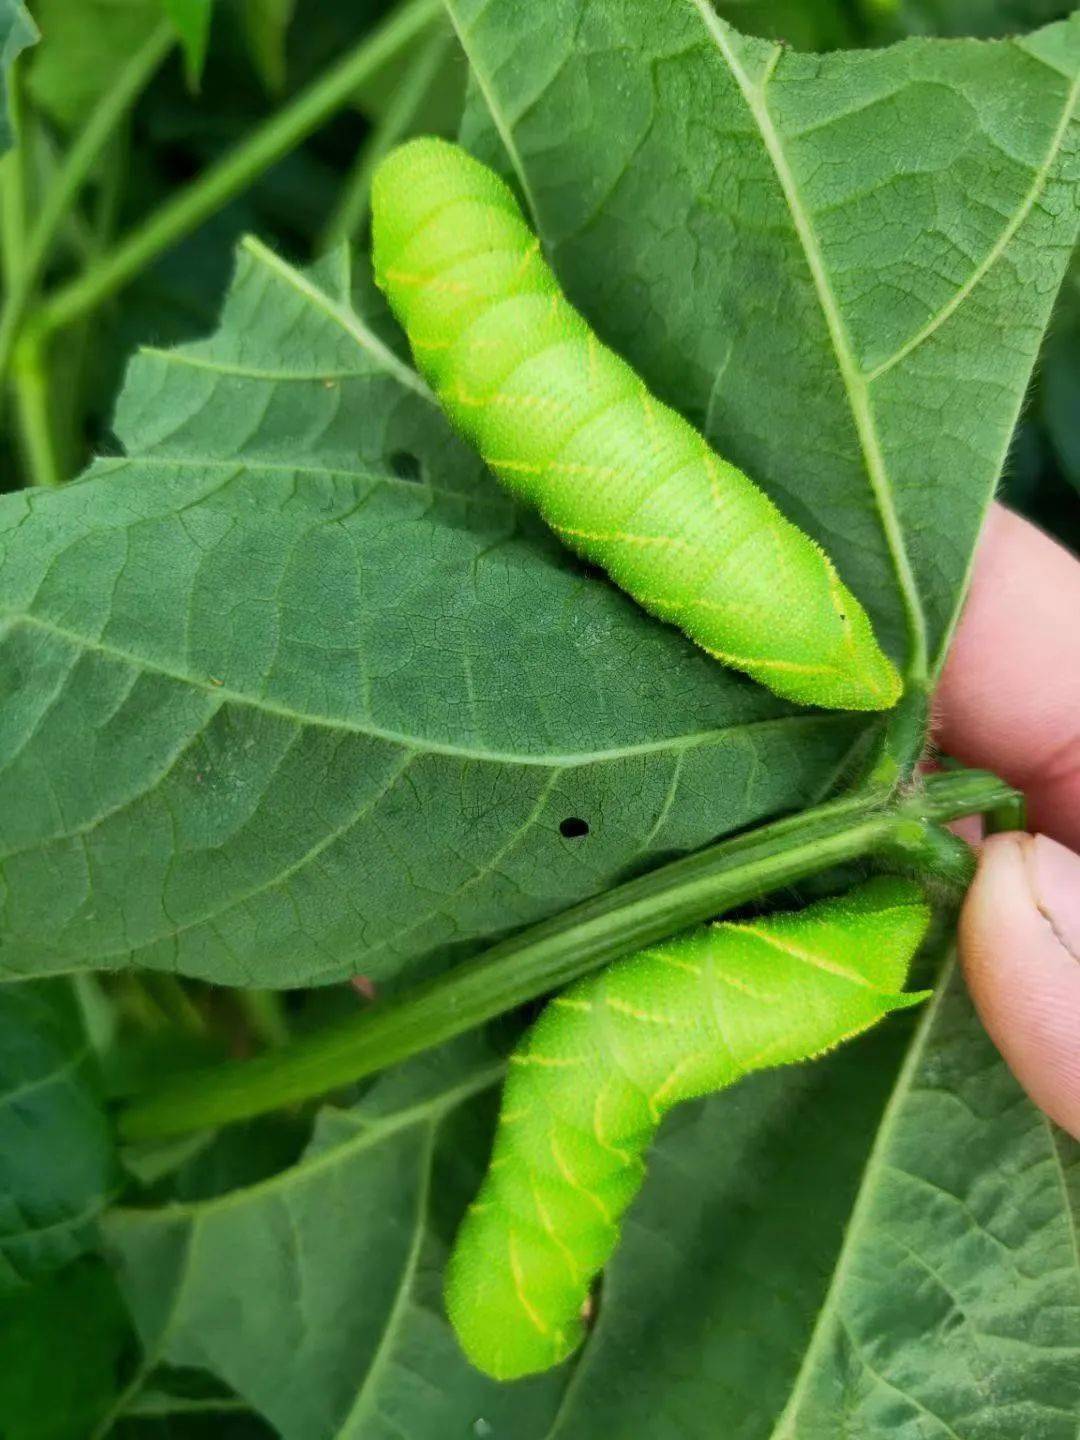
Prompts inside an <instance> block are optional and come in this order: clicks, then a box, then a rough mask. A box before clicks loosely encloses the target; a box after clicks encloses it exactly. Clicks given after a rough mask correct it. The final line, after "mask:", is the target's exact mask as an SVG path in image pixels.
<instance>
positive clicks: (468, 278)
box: [372, 139, 902, 710]
mask: <svg viewBox="0 0 1080 1440" xmlns="http://www.w3.org/2000/svg"><path fill="white" fill-rule="evenodd" d="M372 218H373V226H374V259H375V277H376V280H377V282H378V284H379V285H380V286H381V288H382V289H383V290H384V291H385V292H386V295H387V297H388V298H389V301H390V304H391V307H392V308H393V310H394V313H395V314H396V315H397V317H398V319H399V320H400V321H401V323H402V325H403V326H404V328H405V330H406V332H407V333H408V336H409V340H410V342H411V345H412V350H413V354H414V355H415V357H416V362H417V364H418V366H419V368H420V369H421V371H422V372H423V373H424V375H425V376H426V378H427V379H428V380H429V381H430V383H431V384H432V386H433V387H434V389H435V390H436V392H437V393H438V396H439V398H440V400H441V402H442V404H443V406H444V407H445V409H446V410H447V412H448V414H449V415H450V417H451V418H452V420H453V421H454V422H455V424H456V425H457V426H458V427H459V428H460V429H461V430H462V431H463V433H464V434H465V435H466V436H467V437H468V438H469V439H470V440H472V441H473V443H474V444H475V445H476V446H477V447H478V449H479V450H480V451H481V453H482V454H483V456H484V458H485V460H486V461H487V463H488V465H489V466H490V467H491V468H492V470H494V472H495V473H496V475H498V476H499V478H500V479H501V480H502V481H503V482H504V483H505V484H506V485H507V486H509V487H510V488H511V489H512V490H513V491H515V492H516V493H517V494H519V495H521V496H522V497H524V498H525V499H527V500H529V501H530V502H531V503H533V504H535V505H536V506H537V507H538V508H539V509H540V511H541V513H542V514H543V516H544V518H545V519H546V520H547V522H548V524H550V525H551V526H552V528H553V529H554V530H555V531H556V533H557V534H558V535H560V536H561V537H562V538H563V539H564V540H565V541H567V543H568V544H570V545H571V546H573V548H574V549H576V550H578V551H579V552H580V553H581V554H583V555H584V556H586V557H587V558H588V559H589V560H591V561H594V562H595V563H597V564H598V565H601V566H603V567H604V569H605V570H607V572H608V573H609V575H610V576H611V577H612V579H613V580H615V581H616V582H617V583H618V584H619V585H621V586H622V587H623V589H625V590H626V591H628V592H629V594H630V595H632V596H633V597H634V598H635V599H636V600H637V601H638V602H639V604H641V605H642V606H644V608H645V609H646V610H649V611H651V612H652V613H653V614H655V615H657V616H659V617H660V618H662V619H665V620H669V621H672V622H673V623H675V624H677V625H679V626H680V627H681V628H682V629H683V630H684V631H685V632H686V634H687V635H689V636H690V637H691V639H693V640H695V641H696V642H697V643H698V644H699V645H700V646H702V648H703V649H705V650H707V651H708V652H709V653H710V654H712V655H714V656H715V657H716V658H717V659H719V660H721V661H723V662H724V664H726V665H730V666H733V667H734V668H735V669H738V670H743V671H745V672H746V673H747V674H749V675H751V676H753V678H754V679H755V680H758V681H760V682H761V684H763V685H767V686H768V687H769V688H770V689H771V690H773V691H775V692H776V693H777V694H778V695H782V696H785V697H787V698H788V699H790V700H795V701H798V702H800V703H802V704H808V705H821V706H827V707H830V708H834V709H842V710H886V709H888V708H889V707H891V706H892V705H894V704H895V703H896V701H897V700H898V699H899V696H900V692H901V689H902V685H901V681H900V677H899V676H898V674H897V672H896V670H895V668H894V666H893V664H892V662H891V661H890V660H889V659H888V657H887V656H886V655H885V654H884V653H883V651H882V650H881V648H880V647H879V645H878V643H877V640H876V639H875V637H874V633H873V630H872V628H871V625H870V620H869V618H868V616H867V614H866V612H865V611H864V610H863V608H862V606H861V605H860V604H859V602H858V601H857V600H856V599H855V597H854V596H853V595H852V594H851V592H850V591H849V590H848V589H847V588H846V587H845V586H844V585H843V583H842V582H841V580H840V578H839V576H838V575H837V573H836V570H835V568H834V566H833V564H832V562H831V561H830V560H829V558H828V556H827V555H826V554H825V553H824V551H823V550H822V549H821V547H820V546H819V545H817V544H815V542H814V541H813V540H811V539H810V538H809V537H808V536H807V535H805V534H803V532H802V531H801V530H800V529H798V527H797V526H795V525H793V524H792V523H791V522H790V521H789V520H787V519H785V518H784V516H783V515H781V513H780V511H779V510H778V509H777V508H776V506H775V505H774V504H773V503H772V501H771V500H769V499H768V497H767V496H766V495H765V494H764V493H763V492H762V491H761V490H760V489H758V487H757V486H756V485H755V484H754V483H753V481H751V480H749V479H748V478H747V477H746V476H745V475H744V474H743V473H742V471H740V470H738V469H736V468H735V466H733V465H730V464H729V463H728V462H727V461H726V460H722V459H721V458H720V456H719V455H717V454H716V453H715V451H713V450H712V449H711V448H710V447H709V445H708V444H707V443H706V441H705V440H704V438H703V437H702V436H701V435H699V434H698V433H697V431H696V430H694V429H693V427H692V426H691V425H689V424H688V423H687V422H686V421H685V420H683V419H682V417H681V416H679V415H677V414H676V413H675V412H674V411H673V410H670V409H669V408H668V407H667V406H665V405H662V404H661V403H660V402H659V401H658V400H656V399H655V398H654V397H653V396H652V395H651V394H650V393H649V391H648V389H647V388H646V386H645V383H644V381H642V380H641V378H640V377H639V376H638V375H636V374H635V373H634V371H633V370H632V369H631V368H630V366H629V365H627V364H626V363H625V362H624V361H623V360H621V359H620V358H619V357H618V356H617V355H616V354H614V353H613V352H612V351H611V350H609V349H607V348H606V347H605V346H604V345H602V344H601V343H600V341H599V340H598V339H597V338H596V336H595V335H594V334H593V333H592V331H591V330H590V329H589V326H588V324H587V323H586V321H585V320H584V319H583V318H582V317H581V316H580V315H579V314H578V313H577V311H576V310H574V309H573V308H572V307H571V306H570V304H569V302H568V301H567V300H566V298H565V297H564V295H563V294H562V291H561V290H560V288H559V283H558V281H557V280H556V278H555V276H554V274H553V273H552V271H551V269H550V267H549V266H548V265H547V264H546V262H545V260H544V257H543V255H542V254H541V251H540V242H539V241H538V240H537V238H536V236H535V235H533V234H532V232H531V231H530V229H529V227H528V225H527V224H526V222H525V220H524V218H523V217H522V214H521V211H520V209H519V207H518V205H517V202H516V201H515V199H514V197H513V195H512V193H511V192H510V190H509V188H508V187H507V186H506V185H505V183H504V182H503V181H502V180H501V179H500V178H499V176H498V175H496V174H495V173H494V172H493V171H492V170H489V169H488V168H487V167H486V166H484V165H481V164H480V163H479V162H478V161H476V160H474V159H472V158H471V157H470V156H469V155H467V154H466V153H465V152H464V151H463V150H461V149H460V148H459V147H457V146H456V145H450V144H447V143H446V142H444V141H441V140H430V139H421V140H414V141H411V142H409V143H408V144H407V145H403V146H401V147H400V148H399V149H398V150H396V151H394V152H393V153H392V154H391V155H390V156H388V157H387V159H386V160H384V161H383V163H382V165H381V167H380V168H379V170H378V173H377V174H376V176H375V180H374V187H373V195H372Z"/></svg>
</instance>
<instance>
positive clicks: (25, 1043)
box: [0, 981, 116, 1295]
mask: <svg viewBox="0 0 1080 1440" xmlns="http://www.w3.org/2000/svg"><path fill="white" fill-rule="evenodd" d="M115 1188H116V1167H115V1162H114V1156H113V1146H112V1138H111V1132H110V1128H109V1125H108V1123H107V1121H106V1118H105V1113H104V1110H103V1108H102V1103H101V1099H100V1096H99V1094H98V1091H97V1087H96V1085H95V1082H94V1078H93V1075H92V1067H91V1056H90V1050H89V1045H88V1043H87V1041H86V1039H85V1036H84V1034H83V1030H82V1026H81V1023H80V1019H79V1014H78V1011H77V1009H76V1006H75V1003H74V1000H73V998H72V993H71V987H70V985H69V984H67V983H66V982H64V981H54V982H47V983H41V984H34V985H12V986H7V987H5V988H3V989H0V1295H3V1294H4V1293H5V1292H7V1291H9V1290H13V1289H18V1288H20V1287H21V1286H23V1285H25V1284H26V1283H27V1282H28V1281H30V1280H31V1279H33V1278H34V1277H35V1276H37V1275H39V1274H41V1273H43V1272H45V1271H47V1270H50V1269H53V1268H54V1267H56V1266H59V1265H61V1264H63V1263H65V1262H66V1261H68V1260H70V1259H72V1258H73V1257H74V1256H76V1255H78V1254H80V1253H81V1252H82V1251H83V1250H85V1249H86V1248H87V1247H88V1246H89V1245H90V1244H91V1243H92V1240H93V1231H94V1223H95V1220H96V1217H97V1215H98V1213H99V1211H100V1210H101V1209H102V1207H103V1206H104V1205H105V1204H106V1203H107V1202H108V1200H109V1199H110V1198H111V1195H112V1192H113V1191H114V1190H115Z"/></svg>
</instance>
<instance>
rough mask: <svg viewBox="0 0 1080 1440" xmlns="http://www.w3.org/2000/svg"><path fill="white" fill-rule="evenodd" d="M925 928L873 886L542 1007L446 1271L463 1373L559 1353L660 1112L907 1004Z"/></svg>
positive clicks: (913, 894) (911, 906)
mask: <svg viewBox="0 0 1080 1440" xmlns="http://www.w3.org/2000/svg"><path fill="white" fill-rule="evenodd" d="M928 923H929V909H928V906H927V904H926V901H925V899H924V897H923V895H922V892H921V891H920V889H919V887H918V886H917V885H915V884H914V883H913V882H911V881H909V880H902V879H894V878H885V877H882V878H879V879H875V880H871V881H869V882H868V883H867V884H865V885H863V886H861V887H860V888H859V889H857V890H855V891H853V892H852V893H850V894H848V895H846V896H843V897H841V898H840V899H835V900H826V901H824V902H821V903H819V904H816V905H811V906H810V907H809V908H808V909H805V910H802V911H800V912H796V913H791V914H778V915H771V916H769V917H767V918H765V919H761V920H754V921H750V922H747V923H744V924H734V923H728V922H723V921H722V922H719V923H717V924H714V925H710V926H706V927H704V928H702V929H699V930H696V931H694V932H692V933H690V934H686V935H683V936H681V937H679V938H676V939H674V940H669V941H667V942H666V943H664V944H661V945H656V946H654V947H653V948H652V949H650V950H644V951H642V952H641V953H640V954H638V955H634V956H632V957H630V958H628V959H625V960H621V961H618V962H616V963H615V964H614V965H612V966H610V967H609V968H608V969H607V970H604V971H602V972H601V973H600V974H598V975H596V976H592V977H589V978H588V979H586V980H583V981H581V982H579V983H578V984H576V985H574V986H572V987H571V988H570V989H569V990H568V991H567V992H566V993H565V994H564V995H561V996H559V997H558V998H557V999H555V1000H553V1001H552V1002H551V1003H550V1005H549V1006H548V1007H547V1009H546V1010H545V1011H544V1012H543V1014H542V1015H541V1017H540V1019H539V1021H538V1022H537V1023H536V1025H535V1026H534V1027H533V1029H532V1030H531V1031H530V1032H529V1034H528V1035H527V1036H526V1037H525V1039H524V1041H523V1043H522V1044H521V1045H520V1047H519V1048H518V1050H517V1052H516V1053H515V1054H514V1055H513V1057H512V1059H511V1063H510V1073H509V1076H508V1079H507V1082H506V1088H505V1092H504V1094H503V1101H502V1111H501V1114H500V1117H499V1124H498V1129H497V1132H496V1137H495V1143H494V1148H493V1153H492V1158H491V1164H490V1167H489V1170H488V1174H487V1177H486V1179H485V1181H484V1184H483V1187H482V1189H481V1191H480V1194H479V1196H478V1197H477V1199H476V1202H475V1203H474V1204H473V1206H472V1207H471V1209H470V1210H469V1212H468V1214H467V1215H466V1218H465V1220H464V1222H463V1224H462V1227H461V1230H460V1232H459V1235H458V1238H457V1243H456V1246H455V1249H454V1252H453V1255H452V1257H451V1260H450V1265H449V1269H448V1271H447V1277H446V1306H447V1312H448V1314H449V1316H450V1319H451V1322H452V1323H453V1326H454V1328H455V1330H456V1331H457V1334H458V1337H459V1339H460V1341H461V1344H462V1347H463V1349H464V1350H465V1353H466V1354H467V1355H468V1357H469V1359H470V1360H471V1361H472V1363H473V1364H474V1365H476V1366H477V1367H478V1368H479V1369H481V1370H484V1371H486V1372H487V1373H488V1374H490V1375H492V1376H494V1377H495V1378H497V1379H500V1380H511V1379H516V1378H518V1377H520V1376H523V1375H528V1374H530V1373H532V1372H535V1371H539V1370H545V1369H547V1368H548V1367H549V1366H552V1365H555V1364H557V1363H558V1362H559V1361H561V1360H563V1359H565V1358H566V1356H568V1355H569V1354H571V1352H572V1351H573V1350H574V1349H575V1348H576V1347H577V1345H578V1344H579V1343H580V1341H581V1339H582V1336H583V1333H584V1327H583V1322H582V1319H581V1313H582V1308H583V1304H584V1302H585V1300H586V1298H587V1296H588V1293H589V1287H590V1284H591V1282H592V1280H593V1278H594V1277H595V1276H596V1275H597V1274H598V1273H599V1271H600V1270H601V1269H602V1268H603V1267H604V1265H605V1264H606V1263H607V1261H608V1259H609V1258H610V1256H611V1254H612V1252H613V1250H614V1249H615V1246H616V1244H617V1242H618V1238H619V1225H620V1220H621V1217H622V1215H623V1213H624V1211H625V1210H626V1208H627V1206H628V1205H629V1204H630V1202H631V1200H632V1199H633V1198H634V1196H635V1195H636V1194H637V1191H638V1189H639V1188H640V1186H641V1184H642V1181H643V1179H644V1174H645V1162H644V1158H643V1157H644V1154H645V1152H646V1150H647V1149H648V1146H649V1144H650V1142H651V1141H652V1138H653V1136H654V1134H655V1132H656V1129H657V1126H658V1125H659V1123H660V1121H661V1119H662V1118H663V1116H664V1115H665V1114H666V1113H667V1112H668V1111H669V1110H670V1109H671V1108H672V1107H673V1106H674V1105H677V1104H678V1103H679V1102H680V1101H682V1100H688V1099H690V1098H692V1097H694V1096H700V1095H704V1094H706V1093H708V1092H710V1091H714V1090H720V1089H722V1088H724V1087H725V1086H728V1085H731V1084H733V1083H734V1082H735V1081H736V1080H738V1079H739V1078H740V1077H741V1076H743V1075H747V1074H749V1073H751V1072H752V1071H755V1070H762V1069H765V1068H768V1067H771V1066H775V1065H785V1064H791V1063H794V1062H796V1061H801V1060H807V1059H810V1058H812V1057H814V1056H817V1055H820V1054H822V1053H823V1052H824V1051H827V1050H830V1049H832V1048H833V1047H834V1046H836V1045H839V1044H841V1043H842V1042H843V1041H844V1040H847V1039H849V1038H851V1037H852V1036H855V1035H858V1034H860V1033H861V1032H862V1031H864V1030H868V1029H869V1028H870V1027H871V1026H872V1025H874V1024H876V1022H877V1021H878V1020H880V1019H882V1018H883V1017H884V1016H885V1015H888V1014H889V1013H890V1012H891V1011H894V1010H900V1009H905V1008H906V1007H908V1006H911V1005H915V1004H918V1003H919V1001H920V1000H922V999H923V998H925V997H924V995H923V994H903V993H901V992H902V990H903V986H904V983H905V980H906V978H907V972H908V967H909V964H910V962H911V959H912V956H913V955H914V953H915V951H916V949H917V948H918V946H919V943H920V942H921V940H922V938H923V935H924V934H925V931H926V927H927V924H928Z"/></svg>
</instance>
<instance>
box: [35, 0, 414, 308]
mask: <svg viewBox="0 0 1080 1440" xmlns="http://www.w3.org/2000/svg"><path fill="white" fill-rule="evenodd" d="M439 14H441V4H440V0H407V3H405V4H404V5H402V6H401V7H400V8H399V9H397V10H395V11H393V12H392V13H391V14H390V16H389V17H388V18H387V20H386V21H384V23H383V24H382V25H380V26H379V27H378V28H377V29H375V30H373V31H371V32H370V33H369V34H368V35H367V36H366V37H365V38H364V40H363V41H362V42H361V43H360V44H359V45H357V46H356V47H355V48H354V49H353V50H351V51H350V52H349V53H348V54H346V55H345V56H343V58H342V59H341V60H339V61H338V63H337V64H336V65H333V66H332V67H331V68H330V69H329V70H327V71H326V72H325V73H324V74H322V75H320V76H319V77H318V79H316V80H314V81H313V82H312V83H311V85H309V86H308V87H307V89H306V90H303V91H301V93H300V94H299V95H297V96H296V98H295V99H294V100H291V101H289V103H288V104H286V105H285V106H284V107H283V108H282V109H281V110H279V111H278V113H277V114H276V115H274V116H272V117H271V119H269V120H267V121H266V122H265V123H264V124H263V125H260V126H259V127H258V128H257V129H256V130H255V131H254V132H253V133H252V134H251V135H250V136H249V137H248V138H247V139H246V140H245V141H243V142H242V143H241V144H240V145H238V146H237V147H236V148H235V149H234V150H232V151H230V152H229V153H228V154H227V155H225V156H224V157H223V158H222V159H221V160H220V161H218V163H217V164H216V165H213V166H211V167H210V169H209V170H207V171H206V173H205V174H204V175H202V176H200V177H199V179H198V180H196V181H195V182H194V183H193V184H191V185H189V186H187V187H186V188H185V189H182V190H180V191H178V192H177V193H176V195H175V196H174V197H173V198H172V199H171V200H167V201H166V202H165V203H164V204H163V205H162V206H161V207H160V208H159V209H158V210H157V211H155V212H154V214H152V215H151V216H149V218H148V219H146V220H145V221H143V223H142V224H141V225H139V226H138V227H137V228H136V229H135V230H134V231H133V233H131V234H130V235H128V237H127V238H126V239H124V240H121V241H120V243H119V244H118V245H117V246H116V248H115V249H114V250H113V251H112V252H111V253H110V254H108V255H105V256H103V257H102V258H101V259H100V260H98V261H97V262H96V263H94V264H93V265H91V266H90V267H89V269H87V271H86V272H85V273H84V274H83V275H81V276H79V277H78V278H77V279H75V280H73V281H71V283H70V284H68V285H65V286H64V287H63V288H62V289H61V290H59V291H58V292H57V293H56V294H55V295H54V296H52V298H51V299H49V300H47V301H45V302H44V304H43V305H42V307H41V308H40V310H38V312H37V313H36V315H35V316H33V317H32V318H31V319H29V320H28V322H27V324H28V326H33V327H34V329H35V331H36V333H37V334H38V335H39V336H41V337H44V336H45V335H49V334H51V333H52V332H54V331H56V330H59V329H62V328H63V327H64V326H67V325H70V324H72V322H73V321H75V320H78V319H79V318H80V317H81V316H83V315H86V314H88V313H89V312H90V311H92V310H94V309H96V308H97V306H99V305H100V304H101V303H102V301H104V300H107V299H108V298H109V297H110V296H111V295H115V294H116V292H117V291H118V290H120V289H122V288H123V286H124V285H126V284H127V283H128V281H129V280H131V279H132V278H133V277H134V276H135V275H137V274H138V273H139V272H140V271H141V270H143V269H144V268H145V267H146V266H147V265H149V264H150V263H151V262H152V261H154V260H156V259H157V257H158V256H159V255H161V254H162V253H163V252H164V251H165V250H168V249H169V248H170V247H171V246H173V245H175V244H176V243H177V241H179V240H182V239H183V238H184V237H185V236H186V235H190V234H191V232H192V231H193V230H195V229H196V228H197V227H198V226H199V225H201V224H202V223H203V221H205V220H207V219H209V217H210V216H211V215H213V214H214V213H215V212H216V211H218V210H220V209H221V208H222V207H223V206H224V205H226V204H227V203H228V202H229V201H230V200H231V199H233V197H234V196H236V195H238V194H240V193H241V191H243V190H245V189H247V188H248V186H250V185H251V184H252V182H253V181H254V180H256V179H257V178H258V176H260V175H262V174H263V173H264V172H265V171H266V170H268V169H269V168H270V166H271V165H273V164H275V163H276V162H277V161H278V160H281V159H282V158H283V157H284V156H285V155H287V154H289V153H290V151H292V150H294V149H295V148H296V146H297V145H299V144H300V143H301V142H302V141H304V140H306V139H307V137H308V136H309V135H311V134H312V133H313V132H314V131H315V130H317V129H318V128H319V126H320V125H322V124H323V123H324V122H325V121H326V120H328V119H329V117H330V116H331V115H333V114H334V112H335V111H337V110H339V109H341V107H342V106H343V105H345V104H346V103H347V102H348V101H349V99H350V97H351V96H352V95H353V94H355V92H356V90H357V89H358V88H359V86H360V85H362V84H363V82H364V81H365V80H367V79H368V78H369V77H370V76H371V75H372V74H374V73H375V72H376V71H377V70H378V69H379V68H380V67H381V66H383V65H385V64H386V62H387V61H388V60H390V59H392V58H393V57H394V56H395V55H396V54H398V52H399V51H401V50H402V49H404V48H405V46H407V45H408V44H409V43H410V42H411V41H412V40H414V39H415V38H416V36H417V35H419V34H421V33H422V32H423V31H424V30H426V29H427V27H428V26H429V25H430V24H431V23H432V22H433V21H434V19H435V18H436V16H438V15H439Z"/></svg>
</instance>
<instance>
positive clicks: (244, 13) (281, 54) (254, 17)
mask: <svg viewBox="0 0 1080 1440" xmlns="http://www.w3.org/2000/svg"><path fill="white" fill-rule="evenodd" d="M295 11H296V0H241V6H240V20H241V24H242V25H243V28H244V35H245V36H246V38H247V43H248V49H249V50H250V52H251V58H252V61H253V63H254V65H255V68H256V70H258V72H259V74H260V75H261V77H262V81H263V84H264V85H265V86H266V88H267V89H268V90H269V91H271V92H272V93H274V94H276V93H277V92H279V91H281V90H283V89H284V88H285V74H286V67H285V40H286V37H287V35H288V33H289V25H290V24H291V23H292V18H293V15H294V13H295Z"/></svg>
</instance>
